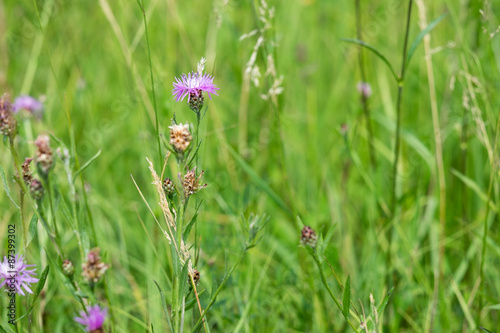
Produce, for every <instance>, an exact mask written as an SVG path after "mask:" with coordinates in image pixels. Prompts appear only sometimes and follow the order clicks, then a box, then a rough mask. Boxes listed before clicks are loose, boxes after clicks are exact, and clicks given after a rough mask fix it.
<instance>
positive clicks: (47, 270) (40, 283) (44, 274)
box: [16, 265, 49, 322]
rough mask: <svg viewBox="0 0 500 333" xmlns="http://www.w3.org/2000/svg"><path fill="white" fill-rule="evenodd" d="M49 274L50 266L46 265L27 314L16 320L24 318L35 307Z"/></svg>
mask: <svg viewBox="0 0 500 333" xmlns="http://www.w3.org/2000/svg"><path fill="white" fill-rule="evenodd" d="M48 275H49V266H48V265H47V267H45V269H44V270H43V272H42V275H40V280H38V283H37V285H36V289H35V293H34V295H33V301H31V306H30V307H29V309H28V311H26V313H25V314H23V315H22V316H20V317H19V318H17V319H16V322H18V321H20V320H21V319H22V318H24V317H25V316H26V315H28V314H29V313H30V312H31V310H33V308H34V307H35V303H36V300H37V299H38V296H39V295H40V293H41V292H42V290H43V287H44V286H45V282H46V281H47V276H48Z"/></svg>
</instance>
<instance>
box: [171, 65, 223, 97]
mask: <svg viewBox="0 0 500 333" xmlns="http://www.w3.org/2000/svg"><path fill="white" fill-rule="evenodd" d="M175 81H176V82H174V89H172V95H174V98H175V100H176V101H177V102H180V101H182V100H183V99H184V97H186V96H188V102H189V101H190V100H191V98H192V97H194V96H197V97H199V96H201V92H202V91H206V92H207V93H208V97H209V98H210V99H212V96H211V95H210V94H214V95H216V96H219V95H217V92H216V90H218V89H219V88H218V87H217V86H216V85H215V84H214V78H213V76H212V75H210V74H207V73H205V74H203V75H202V74H201V73H195V72H191V73H189V74H188V75H187V76H186V74H182V76H181V78H180V79H178V78H175Z"/></svg>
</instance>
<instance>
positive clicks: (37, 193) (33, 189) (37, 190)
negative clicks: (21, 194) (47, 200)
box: [30, 179, 45, 201]
mask: <svg viewBox="0 0 500 333" xmlns="http://www.w3.org/2000/svg"><path fill="white" fill-rule="evenodd" d="M30 194H31V197H32V198H33V200H36V201H40V200H42V199H43V195H44V194H45V189H44V188H43V185H42V182H41V181H39V180H38V179H33V180H31V182H30Z"/></svg>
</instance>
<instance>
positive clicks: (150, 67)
mask: <svg viewBox="0 0 500 333" xmlns="http://www.w3.org/2000/svg"><path fill="white" fill-rule="evenodd" d="M137 3H138V4H139V7H140V8H141V12H142V17H143V20H144V32H145V35H146V44H147V46H148V60H149V76H150V78H151V94H152V95H153V96H152V98H153V108H154V110H155V130H156V141H157V143H158V157H159V159H158V161H159V165H162V162H163V157H162V156H163V155H162V153H161V141H160V132H159V126H160V125H159V122H158V108H157V106H156V94H155V81H154V76H153V63H152V61H151V48H150V46H149V34H148V23H147V19H146V10H145V9H144V0H137Z"/></svg>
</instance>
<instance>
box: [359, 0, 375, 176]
mask: <svg viewBox="0 0 500 333" xmlns="http://www.w3.org/2000/svg"><path fill="white" fill-rule="evenodd" d="M356 35H357V37H358V40H360V41H363V39H362V38H363V36H362V35H363V34H362V28H361V5H360V0H356ZM358 64H359V72H360V74H361V82H363V83H367V81H366V72H365V64H364V57H363V48H362V47H361V48H359V50H358ZM360 95H361V104H362V106H363V113H364V115H365V121H366V130H367V132H368V147H369V148H368V150H369V153H370V162H371V165H372V168H373V169H375V168H376V167H377V160H376V157H375V149H374V147H373V142H374V141H373V129H372V123H371V116H370V107H369V105H368V98H367V96H365V94H360Z"/></svg>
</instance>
